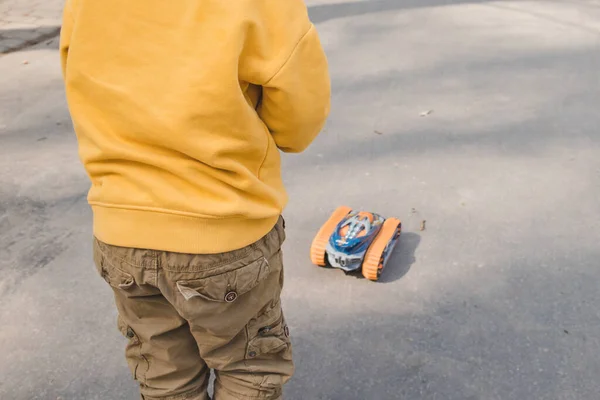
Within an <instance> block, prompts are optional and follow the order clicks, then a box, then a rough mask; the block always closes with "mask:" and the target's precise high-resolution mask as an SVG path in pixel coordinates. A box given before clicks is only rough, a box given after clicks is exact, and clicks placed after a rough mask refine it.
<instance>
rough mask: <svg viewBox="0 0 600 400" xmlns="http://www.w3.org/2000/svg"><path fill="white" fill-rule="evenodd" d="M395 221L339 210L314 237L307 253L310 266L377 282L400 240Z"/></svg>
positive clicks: (398, 225) (363, 212)
mask: <svg viewBox="0 0 600 400" xmlns="http://www.w3.org/2000/svg"><path fill="white" fill-rule="evenodd" d="M401 227H402V224H401V223H400V220H398V219H396V218H388V219H385V218H383V217H382V216H381V215H379V214H375V213H370V212H365V211H352V209H351V208H349V207H339V208H338V209H337V210H335V211H334V213H333V214H332V215H331V217H330V218H329V220H328V221H327V222H325V224H324V225H323V226H322V227H321V229H320V230H319V232H318V233H317V236H315V238H314V240H313V242H312V246H311V249H310V258H311V261H312V262H313V264H316V265H319V266H321V267H326V266H330V267H334V268H339V269H342V270H344V271H346V272H353V271H359V270H360V269H361V268H362V274H363V276H364V277H365V278H367V279H369V280H372V281H376V280H378V279H379V276H380V275H381V272H382V271H383V268H384V267H385V265H386V263H387V262H388V260H389V258H390V254H392V251H393V250H394V247H395V246H396V243H398V238H399V237H400V232H401Z"/></svg>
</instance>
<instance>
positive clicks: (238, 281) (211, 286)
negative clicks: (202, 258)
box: [177, 257, 271, 303]
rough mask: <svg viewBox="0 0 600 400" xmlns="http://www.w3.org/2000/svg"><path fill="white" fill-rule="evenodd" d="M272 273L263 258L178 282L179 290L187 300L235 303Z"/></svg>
mask: <svg viewBox="0 0 600 400" xmlns="http://www.w3.org/2000/svg"><path fill="white" fill-rule="evenodd" d="M270 272H271V269H270V267H269V262H268V261H267V259H266V258H264V257H262V258H260V259H258V260H256V261H254V262H252V263H250V264H247V265H244V266H242V267H238V268H235V269H229V268H226V269H225V271H223V270H221V271H219V272H217V273H215V274H212V275H210V276H206V277H204V278H202V279H194V280H185V281H177V289H178V290H179V292H180V293H181V294H182V295H183V297H184V298H185V299H186V300H189V299H191V298H192V297H201V298H203V299H205V300H209V301H215V302H224V303H233V302H234V301H236V300H237V298H238V297H239V296H242V295H244V294H245V293H247V292H249V291H250V290H252V289H254V288H255V287H256V286H258V284H259V283H261V282H262V281H264V280H265V279H266V278H267V277H268V276H269V273H270Z"/></svg>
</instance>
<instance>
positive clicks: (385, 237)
mask: <svg viewBox="0 0 600 400" xmlns="http://www.w3.org/2000/svg"><path fill="white" fill-rule="evenodd" d="M399 225H400V220H399V219H396V218H388V219H386V220H385V222H384V223H383V227H382V228H381V231H379V234H378V235H377V237H376V238H375V240H373V243H372V244H371V247H369V250H367V254H365V260H364V261H363V265H362V274H363V276H364V277H365V278H367V279H369V280H371V281H376V280H377V279H379V275H381V271H382V270H383V261H384V260H383V252H384V251H385V248H386V247H387V245H388V243H389V242H390V240H392V239H393V238H394V236H395V235H396V232H397V229H398V226H399Z"/></svg>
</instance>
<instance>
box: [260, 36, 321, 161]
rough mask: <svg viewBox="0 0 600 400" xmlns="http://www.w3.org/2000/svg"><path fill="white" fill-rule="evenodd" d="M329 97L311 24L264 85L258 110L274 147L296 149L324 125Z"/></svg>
mask: <svg viewBox="0 0 600 400" xmlns="http://www.w3.org/2000/svg"><path fill="white" fill-rule="evenodd" d="M330 97H331V88H330V81H329V72H328V67H327V59H326V57H325V53H324V52H323V48H322V47H321V43H320V41H319V37H318V35H317V30H316V29H315V27H314V26H312V25H311V26H310V29H309V30H308V32H306V34H305V35H304V36H303V37H302V38H301V39H300V41H299V42H298V44H297V45H296V47H295V48H294V50H293V52H292V54H291V55H290V57H289V58H288V59H287V60H286V62H285V64H283V66H282V67H281V69H280V70H279V71H277V73H276V74H275V75H274V76H273V77H272V78H271V79H270V80H269V81H268V82H266V83H265V84H264V85H263V98H262V102H261V104H260V106H259V108H258V113H259V116H260V118H261V119H262V120H263V121H264V123H265V124H266V125H267V127H268V128H269V130H270V131H271V134H272V135H273V138H274V139H275V143H276V144H277V147H279V148H280V149H281V150H282V151H284V152H290V153H299V152H301V151H304V150H305V149H306V148H307V147H308V146H309V145H310V143H311V142H312V141H313V140H314V139H315V137H316V136H317V135H318V134H319V132H320V131H321V129H322V128H323V125H324V124H325V120H326V119H327V116H328V114H329V108H330Z"/></svg>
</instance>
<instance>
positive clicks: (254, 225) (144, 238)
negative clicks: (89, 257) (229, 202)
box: [92, 204, 279, 254]
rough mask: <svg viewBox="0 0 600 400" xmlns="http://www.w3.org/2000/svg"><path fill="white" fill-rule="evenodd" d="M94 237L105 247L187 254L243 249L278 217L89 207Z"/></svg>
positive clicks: (267, 231) (257, 238)
mask: <svg viewBox="0 0 600 400" xmlns="http://www.w3.org/2000/svg"><path fill="white" fill-rule="evenodd" d="M92 210H93V213H94V236H95V237H96V238H97V239H98V240H100V241H101V242H104V243H106V244H110V245H113V246H119V247H131V248H138V249H149V250H159V251H170V252H175V253H186V254H217V253H224V252H227V251H232V250H237V249H241V248H244V247H246V246H248V245H250V244H252V243H254V242H256V241H258V240H259V239H260V238H262V237H263V236H265V235H266V234H267V233H269V232H270V231H271V230H272V229H273V227H274V226H275V225H276V224H277V221H278V219H279V215H274V216H272V217H267V218H262V219H248V218H244V217H232V218H205V217H201V216H191V215H188V214H187V213H186V214H182V213H178V214H170V213H164V212H157V211H151V210H147V209H145V210H144V209H132V208H128V209H125V208H116V207H105V206H100V205H97V204H96V205H94V204H93V205H92Z"/></svg>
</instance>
